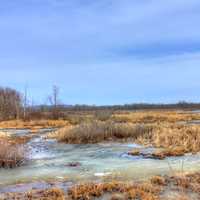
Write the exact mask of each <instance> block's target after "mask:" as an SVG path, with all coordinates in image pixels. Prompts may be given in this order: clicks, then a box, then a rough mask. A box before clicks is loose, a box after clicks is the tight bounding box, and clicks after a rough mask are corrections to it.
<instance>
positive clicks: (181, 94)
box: [0, 0, 200, 105]
mask: <svg viewBox="0 0 200 200" xmlns="http://www.w3.org/2000/svg"><path fill="white" fill-rule="evenodd" d="M199 23H200V1H199V0H167V1H160V0H9V1H3V0H0V86H3V87H5V86H8V87H12V88H16V89H17V90H19V91H21V92H23V91H24V88H25V87H27V90H28V95H29V98H30V99H31V101H33V102H34V103H35V104H41V103H46V101H47V96H48V95H49V94H50V93H51V89H52V85H57V86H58V87H59V88H60V100H61V101H62V102H63V103H66V104H96V105H105V104H106V105H112V104H126V103H139V102H147V103H173V102H178V101H183V100H185V101H190V102H191V101H192V102H200V25H199Z"/></svg>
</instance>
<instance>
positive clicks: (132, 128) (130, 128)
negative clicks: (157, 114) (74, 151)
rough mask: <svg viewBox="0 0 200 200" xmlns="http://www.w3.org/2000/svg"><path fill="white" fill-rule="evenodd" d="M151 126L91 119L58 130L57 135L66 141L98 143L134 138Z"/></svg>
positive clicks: (148, 129) (147, 131) (59, 138)
mask: <svg viewBox="0 0 200 200" xmlns="http://www.w3.org/2000/svg"><path fill="white" fill-rule="evenodd" d="M151 130H152V127H151V126H143V125H133V124H128V123H124V124H122V123H121V124H118V123H114V122H110V121H108V122H101V121H91V122H88V123H82V124H80V125H77V126H73V127H70V128H69V127H66V128H62V129H60V130H58V131H57V132H56V134H55V137H56V138H57V139H58V140H59V141H62V142H66V143H76V144H80V143H81V144H82V143H98V142H102V141H109V140H111V141H114V140H126V139H131V140H134V139H136V138H138V137H139V136H142V135H144V134H149V132H151Z"/></svg>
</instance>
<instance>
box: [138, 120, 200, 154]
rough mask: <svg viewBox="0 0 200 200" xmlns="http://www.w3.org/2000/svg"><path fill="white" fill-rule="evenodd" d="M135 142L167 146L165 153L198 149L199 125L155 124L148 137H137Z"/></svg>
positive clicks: (199, 139)
mask: <svg viewBox="0 0 200 200" xmlns="http://www.w3.org/2000/svg"><path fill="white" fill-rule="evenodd" d="M137 142H139V143H142V144H151V145H153V146H155V147H162V148H167V149H168V152H166V153H167V154H171V153H172V151H174V154H176V153H177V154H182V153H183V152H184V153H188V152H192V153H197V152H199V151H200V126H198V125H190V126H188V125H177V124H168V123H165V124H157V125H155V126H154V128H153V131H152V132H150V135H149V136H148V137H139V138H138V139H137Z"/></svg>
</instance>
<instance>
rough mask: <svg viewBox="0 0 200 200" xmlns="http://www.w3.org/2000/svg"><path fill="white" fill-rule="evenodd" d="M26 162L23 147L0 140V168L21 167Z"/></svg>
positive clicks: (6, 140)
mask: <svg viewBox="0 0 200 200" xmlns="http://www.w3.org/2000/svg"><path fill="white" fill-rule="evenodd" d="M25 160H26V154H25V147H24V146H23V145H22V144H17V143H16V141H15V143H14V142H12V141H10V140H8V139H6V138H4V139H2V138H1V139H0V168H14V167H19V166H21V165H22V164H23V163H24V162H25Z"/></svg>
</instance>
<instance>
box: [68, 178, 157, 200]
mask: <svg viewBox="0 0 200 200" xmlns="http://www.w3.org/2000/svg"><path fill="white" fill-rule="evenodd" d="M116 192H119V193H122V194H124V197H125V198H124V199H141V200H157V199H159V197H158V195H159V192H160V188H159V187H152V185H151V184H148V183H144V184H131V183H130V184H129V183H121V182H109V183H88V184H82V185H77V186H74V187H72V188H71V189H70V190H69V191H68V195H69V197H70V198H72V199H73V200H78V199H79V200H89V199H93V198H94V197H101V196H103V195H104V194H106V193H111V194H112V193H116ZM111 199H113V196H112V197H111Z"/></svg>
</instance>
